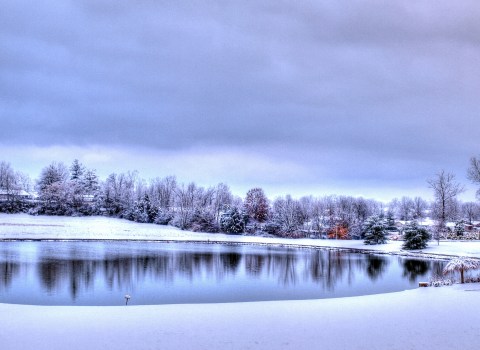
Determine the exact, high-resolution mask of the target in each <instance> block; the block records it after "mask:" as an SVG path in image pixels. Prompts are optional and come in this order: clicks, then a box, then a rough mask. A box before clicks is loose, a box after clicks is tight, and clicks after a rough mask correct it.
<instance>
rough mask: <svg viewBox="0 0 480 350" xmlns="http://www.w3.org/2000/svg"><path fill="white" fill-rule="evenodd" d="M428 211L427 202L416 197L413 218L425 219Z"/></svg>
mask: <svg viewBox="0 0 480 350" xmlns="http://www.w3.org/2000/svg"><path fill="white" fill-rule="evenodd" d="M427 209H428V204H427V201H426V200H424V199H423V198H421V197H415V198H414V199H413V218H414V219H415V220H417V219H423V218H424V217H425V211H426V210H427Z"/></svg>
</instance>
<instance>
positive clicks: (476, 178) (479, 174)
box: [467, 157, 480, 199]
mask: <svg viewBox="0 0 480 350" xmlns="http://www.w3.org/2000/svg"><path fill="white" fill-rule="evenodd" d="M467 177H468V179H469V180H470V181H472V182H473V183H476V184H480V158H477V157H472V158H470V168H468V171H467ZM477 197H478V198H479V199H480V189H479V190H477Z"/></svg>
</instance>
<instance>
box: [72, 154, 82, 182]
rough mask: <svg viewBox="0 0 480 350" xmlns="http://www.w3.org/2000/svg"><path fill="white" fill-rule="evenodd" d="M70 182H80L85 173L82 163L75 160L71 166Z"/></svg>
mask: <svg viewBox="0 0 480 350" xmlns="http://www.w3.org/2000/svg"><path fill="white" fill-rule="evenodd" d="M69 170H70V180H72V181H80V180H81V179H82V177H83V174H84V173H85V167H84V166H83V164H82V163H80V162H79V161H78V159H75V160H74V161H73V163H72V165H71V166H70V169H69Z"/></svg>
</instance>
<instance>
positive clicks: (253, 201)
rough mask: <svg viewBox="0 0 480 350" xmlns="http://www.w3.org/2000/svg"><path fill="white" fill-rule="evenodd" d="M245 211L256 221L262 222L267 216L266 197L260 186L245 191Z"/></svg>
mask: <svg viewBox="0 0 480 350" xmlns="http://www.w3.org/2000/svg"><path fill="white" fill-rule="evenodd" d="M244 206H245V212H246V213H247V215H248V216H249V217H251V218H252V219H253V220H256V221H258V222H264V221H265V220H267V217H268V199H267V196H265V193H264V192H263V189H261V188H258V187H257V188H252V189H251V190H249V191H248V192H247V196H246V197H245V201H244Z"/></svg>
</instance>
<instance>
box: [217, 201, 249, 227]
mask: <svg viewBox="0 0 480 350" xmlns="http://www.w3.org/2000/svg"><path fill="white" fill-rule="evenodd" d="M220 229H221V230H222V231H223V232H226V233H242V232H243V231H244V230H245V219H244V217H243V215H242V213H241V212H240V211H239V210H238V208H237V207H231V208H228V209H227V210H226V211H225V212H223V213H222V215H221V217H220Z"/></svg>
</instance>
